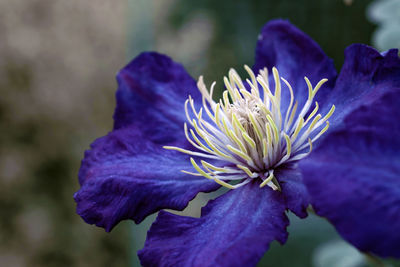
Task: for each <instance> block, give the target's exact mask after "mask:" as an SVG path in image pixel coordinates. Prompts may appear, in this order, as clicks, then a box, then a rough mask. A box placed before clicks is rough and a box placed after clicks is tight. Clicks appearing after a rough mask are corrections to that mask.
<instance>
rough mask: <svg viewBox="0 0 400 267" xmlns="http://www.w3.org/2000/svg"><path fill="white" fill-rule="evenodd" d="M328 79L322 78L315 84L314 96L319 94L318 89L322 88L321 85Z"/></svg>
mask: <svg viewBox="0 0 400 267" xmlns="http://www.w3.org/2000/svg"><path fill="white" fill-rule="evenodd" d="M327 81H328V79H322V80H320V81H319V82H318V83H317V85H316V86H315V88H314V90H313V97H314V96H315V95H316V94H317V92H318V90H319V89H320V88H321V86H322V85H323V84H324V83H326V82H327Z"/></svg>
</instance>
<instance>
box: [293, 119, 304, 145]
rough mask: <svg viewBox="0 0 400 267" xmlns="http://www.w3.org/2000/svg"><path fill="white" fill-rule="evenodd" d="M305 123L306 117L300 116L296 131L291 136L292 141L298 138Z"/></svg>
mask: <svg viewBox="0 0 400 267" xmlns="http://www.w3.org/2000/svg"><path fill="white" fill-rule="evenodd" d="M303 123H304V119H303V118H300V120H299V123H298V124H297V126H296V130H295V131H294V133H293V135H292V136H291V139H292V141H294V140H295V139H296V138H297V136H298V135H299V132H300V130H301V128H303Z"/></svg>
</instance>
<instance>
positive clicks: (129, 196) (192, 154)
mask: <svg viewBox="0 0 400 267" xmlns="http://www.w3.org/2000/svg"><path fill="white" fill-rule="evenodd" d="M245 69H246V71H247V72H248V74H249V78H248V79H245V80H242V79H241V78H240V77H239V75H238V74H237V73H236V71H235V70H233V69H232V70H230V71H229V74H228V76H227V77H226V78H224V84H225V88H226V90H225V91H224V93H223V97H222V99H221V100H220V101H215V100H214V98H213V97H212V93H213V91H214V85H215V84H212V85H211V87H210V89H207V87H206V85H205V84H204V82H203V79H202V78H201V77H200V78H199V80H198V82H197V85H196V82H195V81H194V80H193V79H192V78H191V77H190V76H189V75H188V74H187V72H186V71H185V70H184V68H183V67H182V66H181V65H179V64H177V63H175V62H173V61H172V60H171V59H170V58H168V57H166V56H164V55H160V54H157V53H143V54H141V55H140V56H138V57H137V58H135V59H134V60H133V61H132V62H131V63H130V64H128V65H127V66H126V67H125V68H124V69H122V70H121V71H120V73H119V74H118V76H117V79H118V84H119V89H118V91H117V95H116V96H117V108H116V110H115V114H114V121H115V123H114V129H113V131H112V132H110V133H109V134H108V135H106V136H104V137H101V138H99V139H97V140H96V141H95V142H94V143H93V144H92V146H91V149H90V150H88V151H86V153H85V158H84V159H83V161H82V166H81V169H80V172H79V181H80V184H81V189H80V190H79V191H78V192H77V193H76V194H75V196H74V198H75V201H76V202H77V212H78V214H79V215H81V216H82V218H83V219H84V220H85V221H86V222H87V223H90V224H96V225H97V226H100V227H104V228H105V229H106V231H110V230H111V229H112V228H113V227H114V226H115V225H116V224H117V223H118V222H120V221H121V220H125V219H132V220H134V221H135V222H136V223H140V222H141V221H142V220H143V219H144V218H145V217H146V216H148V215H150V214H152V213H154V212H157V211H159V210H162V209H166V208H168V209H175V210H182V209H184V208H185V207H186V206H187V204H188V202H189V201H190V200H192V199H193V198H194V197H195V196H196V195H197V194H198V193H199V192H211V191H214V190H216V189H218V188H219V187H220V186H225V187H227V188H229V189H231V190H229V191H228V192H227V193H225V194H223V195H221V196H220V197H218V198H216V199H214V200H211V201H210V202H209V203H208V204H207V205H206V206H205V207H204V208H203V209H202V214H201V217H200V218H191V217H183V216H178V215H174V214H171V213H169V212H166V211H160V213H159V215H158V217H157V219H156V221H155V222H154V224H153V225H152V227H151V229H150V230H149V232H148V236H147V240H146V243H145V247H144V249H143V250H141V251H139V257H140V260H141V263H142V264H143V265H144V266H254V265H256V263H257V262H258V261H259V259H260V258H261V257H262V255H263V254H264V253H265V252H266V251H267V250H268V248H269V244H270V243H271V242H272V241H273V240H277V241H278V242H280V243H282V244H283V243H285V241H286V239H287V236H288V233H287V231H286V227H287V226H288V224H289V221H288V218H287V216H286V212H287V211H292V212H293V213H295V214H296V215H297V216H299V217H301V218H304V217H306V216H307V212H306V208H307V207H308V205H309V204H310V203H312V205H313V207H314V208H315V210H316V212H317V213H318V214H320V215H321V216H325V217H327V218H328V219H329V220H330V221H331V222H332V223H333V224H334V225H335V226H336V227H337V229H338V231H339V232H340V233H341V235H342V236H343V237H344V238H345V239H346V240H348V241H350V242H351V243H353V244H354V245H355V246H357V247H358V248H359V249H361V250H362V251H366V252H372V253H376V254H378V255H381V256H395V257H400V254H399V251H398V249H397V250H396V248H399V247H400V237H399V235H397V233H398V232H400V188H399V187H400V179H398V178H399V177H398V173H399V171H400V158H399V153H398V151H400V150H399V149H400V141H398V140H397V139H396V138H395V137H398V136H399V134H400V126H399V123H398V118H399V115H400V114H399V113H400V98H399V97H400V92H399V88H400V60H399V58H398V57H397V51H395V50H390V51H388V52H387V53H386V54H384V55H381V54H379V53H378V52H376V51H375V50H374V49H372V48H369V47H367V46H364V45H352V46H350V47H349V48H348V49H347V50H346V59H345V64H344V66H343V68H342V71H341V73H340V74H339V76H338V78H337V74H336V71H335V69H334V66H333V63H332V61H331V60H330V59H329V58H328V57H327V56H326V55H325V54H324V53H323V51H322V50H321V48H320V47H319V46H318V45H317V44H316V43H315V42H314V41H312V40H311V39H310V38H309V37H308V36H306V35H305V34H304V33H302V32H301V31H300V30H298V29H297V28H295V27H294V26H293V25H291V24H290V23H288V22H286V21H282V20H275V21H272V22H270V23H268V24H267V25H266V26H265V27H264V28H263V30H262V32H261V34H260V35H259V40H258V43H257V48H256V59H255V64H254V66H253V69H250V68H248V67H245ZM278 70H279V71H278ZM335 107H336V108H335ZM335 109H336V110H335ZM396 115H397V116H396ZM328 120H329V121H328ZM328 128H329V129H328ZM312 150H315V151H312ZM311 151H312V153H310V152H311ZM396 174H397V175H396ZM303 180H304V182H305V183H303ZM306 186H307V188H306ZM307 189H308V190H309V193H310V194H308V191H307Z"/></svg>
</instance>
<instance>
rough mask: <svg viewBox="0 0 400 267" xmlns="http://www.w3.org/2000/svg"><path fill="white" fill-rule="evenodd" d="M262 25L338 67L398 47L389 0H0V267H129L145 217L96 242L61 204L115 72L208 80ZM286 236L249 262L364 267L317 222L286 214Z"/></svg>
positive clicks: (242, 54)
mask: <svg viewBox="0 0 400 267" xmlns="http://www.w3.org/2000/svg"><path fill="white" fill-rule="evenodd" d="M272 18H287V19H289V20H290V21H291V22H292V23H294V24H295V25H297V26H298V27H299V28H300V29H302V30H303V31H305V32H306V33H307V34H309V35H310V36H311V37H312V38H313V39H314V40H315V41H317V42H318V43H319V44H320V46H321V47H322V48H323V50H324V51H325V52H326V53H327V54H328V56H330V57H331V58H333V59H334V61H335V65H336V67H337V69H338V70H339V69H340V66H341V64H342V63H343V51H344V49H345V47H346V46H348V45H350V44H352V43H365V44H369V45H372V46H375V47H376V48H377V49H379V50H381V51H384V50H386V49H388V48H391V47H400V0H377V1H367V0H355V1H351V0H346V1H343V0H281V1H273V0H263V1H261V0H247V1H245V0H238V1H228V0H218V1H215V0H214V1H213V0H199V1H194V0H124V1H122V0H93V1H79V0H68V1H61V0H29V1H28V0H13V1H7V0H0V129H1V131H0V216H1V217H0V266H5V267H8V266H11V267H14V266H15V267H20V266H139V262H138V259H137V256H136V251H137V250H138V249H141V248H142V247H143V243H144V240H145V235H146V231H147V230H148V227H149V225H150V224H151V222H152V220H154V218H155V216H151V217H149V218H148V219H146V220H145V221H144V222H143V223H142V224H141V225H139V226H137V225H134V223H133V222H128V221H126V222H122V223H120V224H119V225H118V226H117V227H116V228H115V229H114V230H113V231H112V233H108V234H107V233H105V232H104V230H103V229H100V228H97V227H95V226H90V225H87V224H85V223H84V222H83V220H82V219H81V218H80V217H79V216H78V215H76V214H75V203H74V201H73V198H72V196H73V193H74V192H75V191H77V190H78V189H79V185H78V180H77V173H78V169H79V166H80V160H81V158H82V156H83V152H84V150H86V149H88V148H89V145H90V143H91V142H92V141H93V140H94V139H95V138H97V137H100V136H103V135H105V134H107V132H108V131H110V130H111V129H112V123H113V121H112V114H113V109H114V106H115V100H114V93H115V90H116V82H115V74H116V72H117V71H118V70H119V69H120V68H121V67H123V66H124V65H125V64H126V63H127V62H128V61H129V60H130V59H131V58H133V57H135V56H136V55H137V54H138V53H140V52H142V51H148V50H156V51H159V52H162V53H166V54H168V55H169V56H171V57H172V58H173V59H175V60H176V61H179V62H181V63H183V65H184V66H185V67H186V69H187V70H188V71H189V73H190V74H192V75H193V77H195V78H197V77H198V76H199V75H202V74H204V75H205V79H206V81H207V82H208V83H209V82H211V81H214V80H216V81H218V82H220V81H221V77H223V75H225V73H227V71H228V69H229V68H231V67H234V68H237V69H240V68H241V67H242V66H243V65H244V64H248V65H252V63H253V60H254V49H255V43H256V40H257V35H258V32H259V31H260V29H261V27H262V26H263V24H264V23H266V22H267V21H268V20H270V19H272ZM206 201H207V197H206V196H205V195H203V194H200V196H199V197H198V198H197V199H196V200H195V201H193V202H192V203H191V204H190V206H189V207H188V208H187V209H186V210H185V211H184V214H186V215H190V216H199V214H200V208H201V206H202V205H204V204H205V203H206ZM289 232H290V236H289V242H288V243H287V244H286V245H284V246H280V245H279V244H275V243H274V244H273V245H272V248H271V250H270V251H269V252H268V253H267V254H266V255H265V257H264V258H263V260H262V261H261V262H260V263H259V266H270V267H274V266H283V267H286V266H290V267H293V266H294V267H295V266H316V267H325V266H328V267H330V266H337V267H354V266H372V265H371V262H368V261H367V260H366V258H365V257H364V256H363V255H361V254H359V253H358V252H357V251H356V250H355V249H353V248H352V247H351V246H349V245H347V244H346V243H345V242H343V241H341V240H340V237H339V236H338V235H337V234H336V232H335V230H334V229H333V228H332V227H331V226H330V225H329V224H328V223H327V222H325V221H324V220H323V219H319V218H316V217H314V216H310V217H309V218H308V219H306V220H301V221H300V220H298V219H296V218H294V217H293V216H292V218H291V226H290V227H289ZM385 262H386V264H387V266H400V264H399V262H396V261H394V260H387V261H385Z"/></svg>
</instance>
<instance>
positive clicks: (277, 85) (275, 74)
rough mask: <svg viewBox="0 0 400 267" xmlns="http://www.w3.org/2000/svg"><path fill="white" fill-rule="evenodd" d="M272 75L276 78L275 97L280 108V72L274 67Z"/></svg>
mask: <svg viewBox="0 0 400 267" xmlns="http://www.w3.org/2000/svg"><path fill="white" fill-rule="evenodd" d="M272 74H273V76H274V81H275V97H276V99H277V101H276V102H277V104H278V105H277V107H278V108H280V104H281V80H280V79H279V72H278V70H277V69H276V68H275V67H273V68H272Z"/></svg>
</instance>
